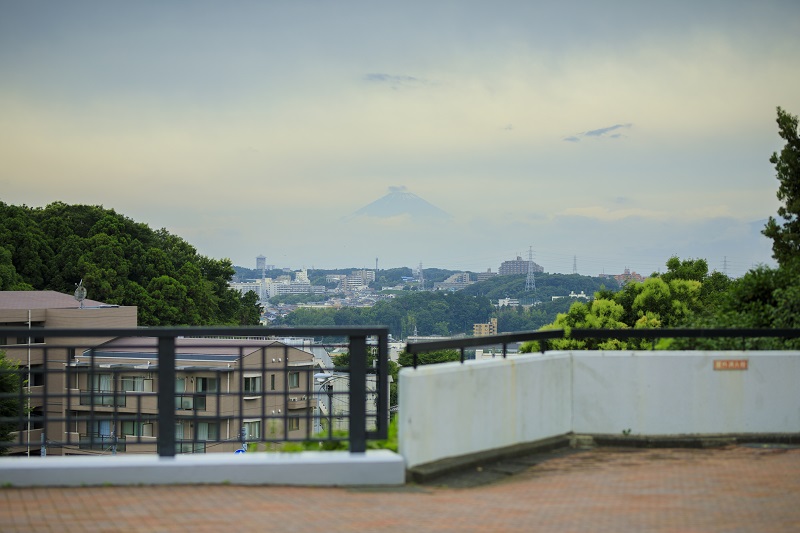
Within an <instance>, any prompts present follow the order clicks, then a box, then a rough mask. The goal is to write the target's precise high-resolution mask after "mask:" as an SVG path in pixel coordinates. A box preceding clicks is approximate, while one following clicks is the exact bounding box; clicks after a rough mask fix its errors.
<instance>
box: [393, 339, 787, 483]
mask: <svg viewBox="0 0 800 533" xmlns="http://www.w3.org/2000/svg"><path fill="white" fill-rule="evenodd" d="M720 360H724V361H747V369H746V370H715V369H714V361H720ZM399 386H400V409H399V417H400V419H399V427H398V430H399V447H400V453H401V454H402V455H403V457H404V458H405V461H406V467H408V468H412V467H414V466H417V465H420V464H425V463H430V462H433V461H437V460H440V459H445V458H449V457H458V456H461V455H468V454H472V453H477V452H482V451H487V450H492V449H497V448H502V447H505V446H511V445H515V444H522V443H527V442H533V441H537V440H541V439H545V438H548V437H553V436H557V435H565V434H568V433H570V432H574V433H586V434H622V433H623V432H627V431H628V430H630V434H632V435H660V436H666V435H692V434H696V435H703V434H706V435H708V434H742V433H798V432H800V393H799V392H798V390H800V353H799V352H587V351H579V352H549V353H547V354H545V355H525V356H517V357H511V358H508V359H505V360H504V359H494V360H488V361H487V360H484V361H469V362H466V363H465V364H463V365H462V364H460V363H446V364H441V365H428V366H422V367H419V368H417V369H410V368H404V369H401V371H400V385H399Z"/></svg>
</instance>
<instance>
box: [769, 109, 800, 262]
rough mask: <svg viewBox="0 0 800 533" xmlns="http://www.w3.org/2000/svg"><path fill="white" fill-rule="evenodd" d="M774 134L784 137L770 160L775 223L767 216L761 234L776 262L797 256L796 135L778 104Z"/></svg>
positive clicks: (799, 171) (799, 192)
mask: <svg viewBox="0 0 800 533" xmlns="http://www.w3.org/2000/svg"><path fill="white" fill-rule="evenodd" d="M777 123H778V135H780V136H781V138H782V139H783V140H784V141H786V144H785V145H784V147H783V149H782V150H781V152H780V154H779V153H777V152H775V153H773V154H772V157H771V158H770V160H769V161H770V163H772V164H773V165H775V172H776V177H777V178H778V192H777V196H778V200H780V201H781V202H782V205H781V206H780V207H778V215H779V216H780V217H781V219H782V221H781V222H780V223H779V221H778V220H776V219H775V218H773V217H769V220H768V221H767V225H766V227H765V228H764V230H763V232H762V233H763V234H764V235H766V236H767V237H769V238H770V239H772V256H773V257H774V258H775V260H776V261H777V262H778V264H779V265H783V264H785V263H787V262H790V261H796V260H797V258H798V256H800V137H799V136H798V128H797V126H798V120H797V116H796V115H791V114H789V113H787V112H786V111H784V110H783V109H781V108H780V107H778V118H777Z"/></svg>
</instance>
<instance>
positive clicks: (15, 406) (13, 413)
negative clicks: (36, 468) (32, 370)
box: [0, 350, 22, 455]
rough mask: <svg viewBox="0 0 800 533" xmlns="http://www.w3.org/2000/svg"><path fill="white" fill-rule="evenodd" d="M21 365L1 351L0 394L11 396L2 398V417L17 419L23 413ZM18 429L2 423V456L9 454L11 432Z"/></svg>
mask: <svg viewBox="0 0 800 533" xmlns="http://www.w3.org/2000/svg"><path fill="white" fill-rule="evenodd" d="M18 369H19V365H17V363H16V362H15V361H12V360H10V359H8V358H7V357H6V352H4V351H3V350H0V394H2V395H6V394H11V395H14V396H9V397H6V398H0V417H2V418H15V417H19V416H20V414H21V413H22V410H21V409H20V401H19V397H18V396H16V394H18V393H19V390H20V388H21V387H22V379H21V376H20V374H19V373H18ZM16 429H17V424H15V423H14V422H0V455H5V454H6V453H7V452H8V446H7V443H8V442H9V441H10V440H11V435H10V434H11V432H12V431H15V430H16Z"/></svg>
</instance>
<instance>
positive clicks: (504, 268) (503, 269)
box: [498, 256, 544, 276]
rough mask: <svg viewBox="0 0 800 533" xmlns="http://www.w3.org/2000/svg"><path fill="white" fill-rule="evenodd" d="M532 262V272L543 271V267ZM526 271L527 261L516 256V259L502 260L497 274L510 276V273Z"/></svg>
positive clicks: (524, 272) (525, 272) (523, 272)
mask: <svg viewBox="0 0 800 533" xmlns="http://www.w3.org/2000/svg"><path fill="white" fill-rule="evenodd" d="M530 262H531V263H533V271H534V272H544V267H542V266H541V265H538V264H536V263H534V262H533V261H530ZM527 273H528V261H526V260H524V259H523V258H522V257H520V256H517V258H516V259H514V260H511V261H503V263H502V264H501V265H500V268H499V269H498V274H499V275H501V276H510V275H512V274H527Z"/></svg>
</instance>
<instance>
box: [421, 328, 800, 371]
mask: <svg viewBox="0 0 800 533" xmlns="http://www.w3.org/2000/svg"><path fill="white" fill-rule="evenodd" d="M722 338H725V339H739V340H741V345H740V346H739V347H738V349H742V350H746V349H754V348H758V347H757V346H748V344H747V340H748V339H760V338H769V339H798V338H800V329H766V328H761V329H744V328H730V329H721V328H716V329H572V330H570V331H569V333H567V332H565V331H564V330H561V329H557V330H543V331H525V332H519V333H501V334H498V335H486V336H481V337H464V338H458V339H442V340H439V341H425V342H415V343H408V345H407V346H406V351H407V352H408V353H410V354H412V355H413V361H414V363H413V366H414V368H416V367H417V366H418V363H419V360H418V356H419V354H422V353H428V352H434V351H439V350H458V351H459V352H460V360H461V362H462V363H463V362H464V361H465V360H466V351H467V349H468V348H480V347H486V346H499V347H502V349H501V354H502V357H503V358H505V357H507V355H508V348H509V346H511V345H517V344H519V343H523V342H528V341H537V342H538V343H539V351H540V352H542V353H544V352H545V351H547V350H548V349H549V347H550V345H551V344H550V341H552V340H557V339H576V340H577V339H595V340H597V339H605V340H608V339H646V340H650V341H652V347H653V349H655V345H656V341H658V340H659V339H722ZM692 349H693V348H692Z"/></svg>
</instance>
